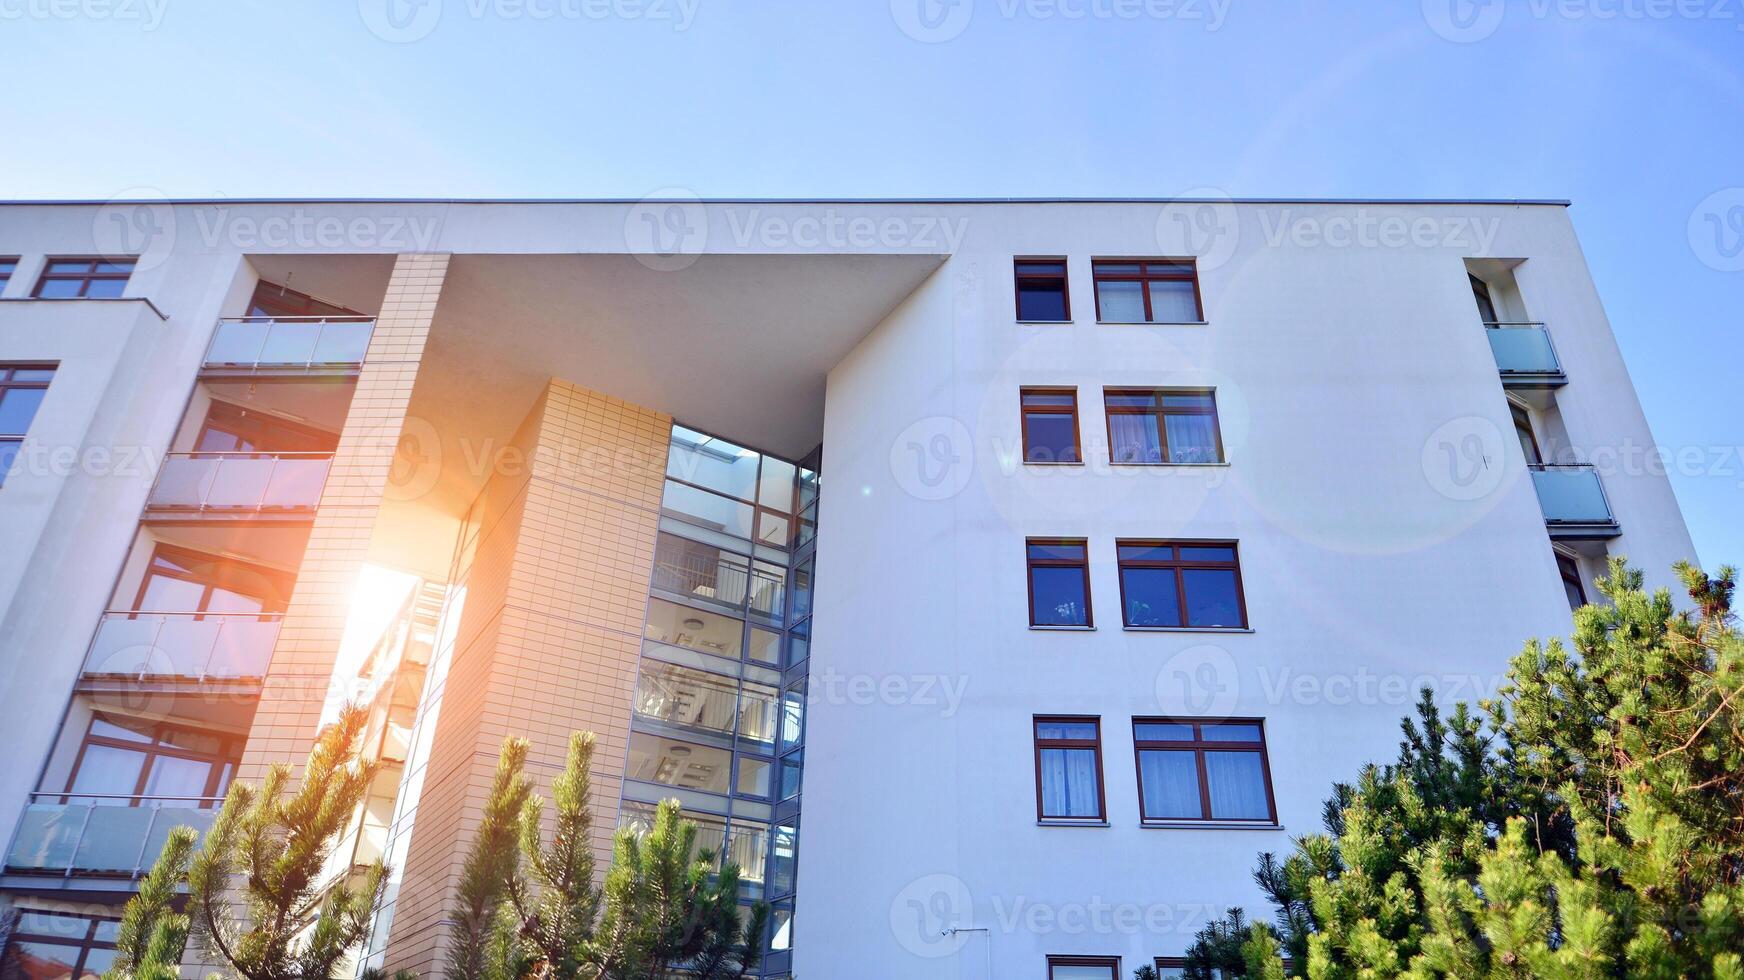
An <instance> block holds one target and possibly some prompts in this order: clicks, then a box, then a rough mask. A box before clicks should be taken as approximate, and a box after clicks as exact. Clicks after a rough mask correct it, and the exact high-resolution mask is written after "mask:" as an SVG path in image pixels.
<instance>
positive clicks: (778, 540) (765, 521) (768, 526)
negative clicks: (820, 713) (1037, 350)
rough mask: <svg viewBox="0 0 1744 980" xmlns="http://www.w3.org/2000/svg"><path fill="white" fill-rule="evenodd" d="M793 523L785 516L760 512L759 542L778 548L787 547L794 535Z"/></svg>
mask: <svg viewBox="0 0 1744 980" xmlns="http://www.w3.org/2000/svg"><path fill="white" fill-rule="evenodd" d="M792 528H793V524H792V521H791V520H790V519H789V518H787V517H786V516H784V515H781V514H775V513H771V512H770V511H760V512H758V514H757V540H758V541H761V542H762V543H764V544H769V545H774V546H775V547H777V548H785V547H787V538H788V535H790V534H791V533H792Z"/></svg>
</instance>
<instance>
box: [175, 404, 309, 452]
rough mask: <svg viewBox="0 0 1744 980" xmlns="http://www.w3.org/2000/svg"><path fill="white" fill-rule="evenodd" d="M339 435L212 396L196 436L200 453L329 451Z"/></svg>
mask: <svg viewBox="0 0 1744 980" xmlns="http://www.w3.org/2000/svg"><path fill="white" fill-rule="evenodd" d="M338 445H339V435H338V434H337V433H334V432H326V431H323V430H321V429H317V428H314V427H313V426H307V425H301V424H299V423H296V422H292V421H290V420H289V419H282V418H279V417H278V416H276V415H270V414H268V413H266V412H261V411H256V410H253V409H247V408H242V407H241V406H238V405H232V404H230V403H229V402H221V401H217V400H213V402H212V404H211V405H210V406H209V407H208V408H207V409H206V418H205V420H204V421H203V422H201V423H200V433H199V435H197V436H195V437H194V451H195V452H199V453H256V452H262V453H330V452H332V451H333V450H334V448H335V447H337V446H338Z"/></svg>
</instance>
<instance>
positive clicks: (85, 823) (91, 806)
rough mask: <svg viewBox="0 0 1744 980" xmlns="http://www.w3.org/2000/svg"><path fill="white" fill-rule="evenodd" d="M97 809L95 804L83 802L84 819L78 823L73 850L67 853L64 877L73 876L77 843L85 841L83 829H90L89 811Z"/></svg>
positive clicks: (76, 860)
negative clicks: (77, 833)
mask: <svg viewBox="0 0 1744 980" xmlns="http://www.w3.org/2000/svg"><path fill="white" fill-rule="evenodd" d="M95 809H97V804H95V803H87V804H85V819H84V821H83V822H81V823H80V824H79V836H78V837H76V838H74V839H73V851H72V853H71V854H68V855H67V874H66V877H68V878H71V877H72V876H73V868H74V867H76V866H77V865H78V863H79V845H80V844H83V843H84V842H85V831H87V830H89V829H91V811H92V810H95Z"/></svg>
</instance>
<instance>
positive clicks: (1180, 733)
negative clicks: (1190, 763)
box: [1132, 722, 1193, 742]
mask: <svg viewBox="0 0 1744 980" xmlns="http://www.w3.org/2000/svg"><path fill="white" fill-rule="evenodd" d="M1132 737H1133V738H1136V739H1138V740H1139V741H1141V742H1191V741H1193V726H1192V725H1177V724H1173V723H1170V722H1141V723H1139V724H1137V725H1134V726H1132Z"/></svg>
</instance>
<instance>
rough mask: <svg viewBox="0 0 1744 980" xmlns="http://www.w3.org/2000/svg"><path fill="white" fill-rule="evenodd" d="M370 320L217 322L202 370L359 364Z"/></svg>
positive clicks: (262, 318) (254, 318) (371, 329)
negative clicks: (204, 367) (204, 368)
mask: <svg viewBox="0 0 1744 980" xmlns="http://www.w3.org/2000/svg"><path fill="white" fill-rule="evenodd" d="M374 331H375V318H374V317H367V316H350V317H270V316H244V317H232V318H228V319H223V320H219V321H218V327H217V329H216V330H215V331H213V333H212V343H211V345H210V346H209V347H207V348H206V366H207V367H208V368H222V369H232V370H234V369H242V370H264V371H285V370H292V371H295V370H304V371H310V370H316V369H321V368H342V367H349V366H355V365H357V364H360V363H362V362H363V354H364V351H365V350H367V349H368V348H369V337H370V334H371V333H373V332H374Z"/></svg>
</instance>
